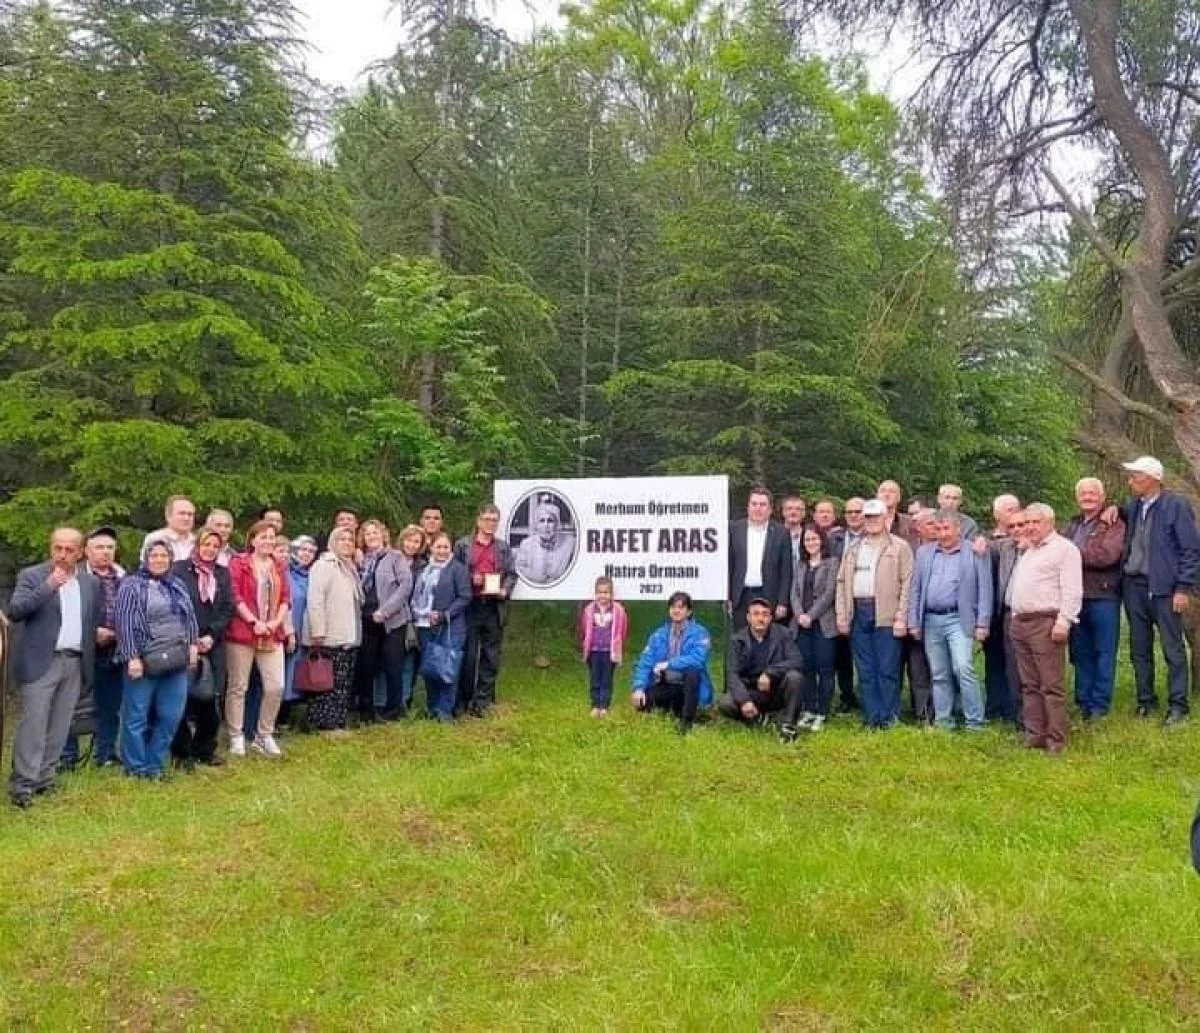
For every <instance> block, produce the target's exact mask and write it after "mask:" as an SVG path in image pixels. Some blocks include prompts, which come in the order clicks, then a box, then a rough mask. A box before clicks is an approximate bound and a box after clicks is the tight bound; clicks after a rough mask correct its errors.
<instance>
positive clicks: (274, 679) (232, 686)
mask: <svg viewBox="0 0 1200 1033" xmlns="http://www.w3.org/2000/svg"><path fill="white" fill-rule="evenodd" d="M229 580H230V581H231V582H232V585H233V604H234V613H233V619H232V620H230V622H229V627H228V628H227V629H226V632H225V659H226V666H227V678H228V688H227V689H226V699H225V723H226V725H227V726H228V728H229V755H230V756H231V757H244V756H245V755H246V736H245V729H244V728H243V720H244V718H245V708H246V690H247V689H248V688H249V686H250V672H251V671H252V670H254V669H255V668H257V669H258V674H259V677H260V678H262V683H263V700H262V707H261V708H260V710H259V714H258V723H257V727H256V729H255V732H254V742H253V747H252V748H253V749H254V751H255V752H256V753H260V754H262V755H263V756H265V757H279V756H282V751H281V750H280V749H279V745H278V743H276V742H275V719H276V718H277V717H278V715H279V705H280V703H281V702H282V700H283V681H284V652H283V648H284V642H285V641H286V640H287V636H288V632H289V629H290V624H289V621H288V615H289V612H290V609H291V602H292V587H291V581H290V579H289V577H288V571H287V567H286V566H285V565H284V564H283V563H282V562H280V561H279V560H278V559H277V558H276V557H275V526H274V524H270V523H267V522H266V521H265V520H260V521H258V522H257V523H256V524H254V525H253V526H252V527H251V528H250V530H249V531H248V532H247V534H246V551H245V552H243V553H239V554H238V555H237V556H235V557H234V558H233V559H232V560H230V562H229Z"/></svg>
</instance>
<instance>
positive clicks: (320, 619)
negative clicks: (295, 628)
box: [304, 552, 362, 649]
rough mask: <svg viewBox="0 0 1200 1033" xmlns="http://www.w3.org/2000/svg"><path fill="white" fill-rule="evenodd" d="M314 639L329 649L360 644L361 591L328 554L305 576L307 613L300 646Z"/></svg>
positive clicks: (353, 579)
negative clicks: (306, 580)
mask: <svg viewBox="0 0 1200 1033" xmlns="http://www.w3.org/2000/svg"><path fill="white" fill-rule="evenodd" d="M314 638H321V639H324V640H325V641H324V642H323V643H322V645H326V646H329V647H330V648H331V649H345V648H347V647H350V646H357V645H359V644H360V643H361V642H362V589H361V588H360V587H359V584H358V578H357V577H356V576H355V575H353V574H350V573H348V572H347V571H346V569H345V567H343V566H342V565H341V564H340V563H338V561H337V560H336V559H335V558H334V557H333V554H332V553H328V552H327V553H325V555H324V556H322V557H321V558H320V559H318V560H317V562H316V563H314V564H313V565H312V571H311V573H310V574H309V575H308V610H307V611H306V618H305V621H304V644H305V645H306V646H311V645H312V641H313V639H314Z"/></svg>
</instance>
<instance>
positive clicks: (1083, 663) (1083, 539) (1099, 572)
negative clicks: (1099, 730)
mask: <svg viewBox="0 0 1200 1033" xmlns="http://www.w3.org/2000/svg"><path fill="white" fill-rule="evenodd" d="M1075 500H1076V501H1077V502H1078V503H1079V513H1078V515H1076V516H1075V517H1073V518H1072V520H1071V522H1070V523H1069V524H1067V529H1066V532H1065V534H1066V537H1068V538H1070V539H1071V541H1073V542H1074V543H1075V547H1076V548H1077V549H1078V550H1079V554H1080V556H1081V557H1082V558H1083V607H1082V609H1081V610H1080V611H1079V623H1078V624H1076V625H1075V627H1074V628H1072V629H1071V638H1070V643H1069V647H1070V648H1069V652H1070V656H1071V665H1072V666H1073V667H1074V668H1075V703H1076V705H1077V706H1078V707H1079V710H1080V712H1081V713H1082V714H1083V719H1084V720H1085V721H1092V720H1095V719H1096V718H1098V717H1104V715H1105V714H1107V713H1108V711H1109V708H1110V707H1111V706H1112V698H1113V682H1114V680H1115V678H1116V672H1117V644H1118V643H1119V642H1120V637H1121V557H1122V556H1124V554H1125V521H1124V520H1122V519H1120V518H1119V517H1118V518H1117V519H1115V520H1112V521H1110V522H1108V523H1105V522H1104V520H1103V519H1102V516H1101V513H1102V511H1103V510H1104V508H1105V506H1104V484H1103V482H1102V481H1100V480H1098V479H1097V478H1095V477H1084V478H1083V479H1082V480H1081V481H1080V482H1079V483H1078V484H1076V485H1075Z"/></svg>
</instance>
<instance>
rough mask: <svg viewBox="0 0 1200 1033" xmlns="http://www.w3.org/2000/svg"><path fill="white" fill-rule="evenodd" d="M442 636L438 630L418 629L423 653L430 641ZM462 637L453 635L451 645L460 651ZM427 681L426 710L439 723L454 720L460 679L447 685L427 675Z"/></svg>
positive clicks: (424, 675) (425, 676)
mask: <svg viewBox="0 0 1200 1033" xmlns="http://www.w3.org/2000/svg"><path fill="white" fill-rule="evenodd" d="M439 634H442V632H441V631H439V630H438V629H437V628H418V629H417V636H418V638H419V639H420V642H421V651H422V652H424V651H425V647H426V645H427V644H428V642H429V640H430V639H431V638H433V637H434V636H435V635H439ZM463 641H464V639H463V636H462V635H451V636H450V644H451V645H452V646H455V647H456V648H458V649H462V647H463ZM421 677H423V678H424V679H425V709H427V710H428V711H429V713H431V714H432V715H433V716H434V717H436V718H437V719H438V720H439V721H452V720H453V719H454V700H455V699H456V698H457V696H458V679H457V678H455V679H454V680H453V681H452V682H449V683H446V682H443V681H441V680H440V679H438V678H431V677H429V675H427V674H422V675H421Z"/></svg>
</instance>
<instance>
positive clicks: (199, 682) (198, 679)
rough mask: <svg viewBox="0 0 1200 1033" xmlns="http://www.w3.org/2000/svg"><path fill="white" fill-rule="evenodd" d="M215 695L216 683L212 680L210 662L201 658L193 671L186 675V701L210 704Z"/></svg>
mask: <svg viewBox="0 0 1200 1033" xmlns="http://www.w3.org/2000/svg"><path fill="white" fill-rule="evenodd" d="M216 695H217V683H216V679H215V678H213V669H212V661H211V660H210V659H209V658H208V657H206V656H202V657H200V662H199V663H198V664H196V669H195V671H192V672H190V673H189V674H188V699H194V700H195V701H196V702H197V703H211V702H212V701H213V699H214V698H215V697H216Z"/></svg>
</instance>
